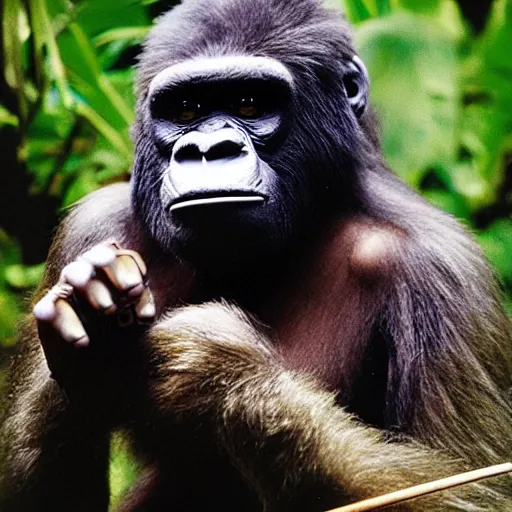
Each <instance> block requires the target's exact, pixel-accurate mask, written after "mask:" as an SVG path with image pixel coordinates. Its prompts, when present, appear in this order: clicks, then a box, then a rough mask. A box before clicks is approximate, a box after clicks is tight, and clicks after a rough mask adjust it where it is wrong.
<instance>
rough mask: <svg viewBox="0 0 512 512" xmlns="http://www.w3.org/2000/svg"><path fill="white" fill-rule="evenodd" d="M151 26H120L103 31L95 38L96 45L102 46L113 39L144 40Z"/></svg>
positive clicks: (136, 41)
mask: <svg viewBox="0 0 512 512" xmlns="http://www.w3.org/2000/svg"><path fill="white" fill-rule="evenodd" d="M150 28H151V27H150V26H149V25H148V26H143V27H119V28H113V29H111V30H107V31H106V32H103V34H101V35H100V36H98V37H95V38H94V44H95V46H102V45H105V44H109V43H112V42H113V41H126V40H128V41H131V42H134V43H139V42H140V41H142V40H143V39H144V38H145V37H146V36H147V34H148V32H149V30H150Z"/></svg>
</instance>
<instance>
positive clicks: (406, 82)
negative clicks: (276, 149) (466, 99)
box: [356, 11, 459, 186]
mask: <svg viewBox="0 0 512 512" xmlns="http://www.w3.org/2000/svg"><path fill="white" fill-rule="evenodd" d="M356 43H357V46H358V47H359V50H360V53H361V55H362V57H363V60H364V61H365V62H366V64H367V66H368V69H369V73H370V77H371V82H372V94H371V96H372V101H373V103H374V105H375V106H376V108H377V111H378V113H379V114H380V118H381V122H382V132H383V148H384V153H385V156H386V158H387V160H388V162H389V164H390V165H391V167H392V168H393V169H394V170H395V171H396V172H397V173H398V174H399V175H400V176H402V177H403V178H404V179H406V180H407V181H408V182H409V183H410V184H411V185H413V186H418V185H419V182H420V181H421V179H422V177H423V175H424V173H425V171H426V170H427V169H429V168H432V167H437V166H446V165H450V164H452V163H453V162H454V161H455V158H456V155H457V145H456V128H457V125H456V122H457V118H458V114H459V112H458V108H459V107H458V104H459V90H458V86H457V84H458V77H457V65H458V54H457V48H458V41H457V40H456V39H454V38H453V37H451V36H450V35H447V34H446V33H445V31H444V30H443V29H442V28H441V27H440V26H439V24H438V23H437V22H436V21H435V20H432V19H430V18H425V17H422V16H415V15H411V14H408V13H406V12H403V11H397V12H394V13H393V14H391V15H389V16H387V17H386V18H385V19H373V20H370V21H367V22H365V23H364V24H362V25H360V26H359V28H358V30H357V32H356Z"/></svg>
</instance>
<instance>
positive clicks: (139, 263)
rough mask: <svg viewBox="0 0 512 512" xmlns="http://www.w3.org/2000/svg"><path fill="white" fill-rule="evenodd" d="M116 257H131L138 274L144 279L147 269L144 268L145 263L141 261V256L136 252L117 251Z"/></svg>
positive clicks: (127, 250)
mask: <svg viewBox="0 0 512 512" xmlns="http://www.w3.org/2000/svg"><path fill="white" fill-rule="evenodd" d="M117 255H118V256H131V257H132V258H133V261H134V262H135V264H136V265H137V266H138V267H139V270H140V273H141V274H142V277H146V274H147V273H148V269H147V267H146V263H145V262H144V260H143V259H142V257H141V255H140V254H139V253H138V252H137V251H132V250H130V249H120V250H118V251H117Z"/></svg>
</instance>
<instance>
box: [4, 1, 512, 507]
mask: <svg viewBox="0 0 512 512" xmlns="http://www.w3.org/2000/svg"><path fill="white" fill-rule="evenodd" d="M137 73H138V80H137V95H138V103H137V118H136V123H135V126H134V130H133V133H134V139H135V162H134V168H133V176H132V180H131V183H130V185H128V184H118V185H113V186H109V187H106V188H104V189H102V190H100V191H98V192H95V193H93V194H91V195H89V196H87V197H86V198H85V199H84V200H83V201H81V202H80V203H79V204H78V205H77V206H76V207H75V208H74V209H73V211H72V212H71V213H70V215H69V216H68V217H67V218H66V219H65V221H64V222H63V224H62V226H61V227H60V229H59V232H58V234H57V236H56V238H55V242H54V245H53V247H52V250H51V252H50V255H49V261H48V267H47V273H46V276H45V279H44V282H43V283H42V285H41V287H40V289H39V291H38V292H37V293H36V296H35V297H34V311H33V315H30V317H29V318H27V320H26V323H25V326H24V328H23V332H22V336H21V343H20V351H21V352H20V356H18V358H17V359H16V361H15V363H14V366H13V371H12V395H11V396H12V400H11V403H10V407H9V411H8V414H7V418H6V421H5V422H4V425H3V427H2V438H1V439H2V454H3V455H2V457H3V458H2V460H1V463H2V467H3V468H5V470H4V474H3V475H2V480H1V494H0V508H1V510H6V511H7V512H14V511H27V510H30V511H36V512H37V511H39V510H41V511H46V510H52V511H61V510H62V511H69V510H75V511H91V510H94V511H101V510H107V508H108V503H109V491H108V479H107V470H108V443H109V436H110V433H111V432H112V430H114V429H120V428H121V429H124V430H125V431H126V432H127V434H128V435H129V437H130V439H131V440H132V444H133V448H134V452H135V454H136V456H137V457H138V458H139V459H140V462H141V465H142V467H143V471H142V476H141V478H140V481H139V482H138V483H137V484H136V485H135V486H134V488H133V489H132V490H131V491H130V492H129V494H128V496H127V497H126V499H125V500H124V502H123V504H122V505H121V507H120V509H121V510H122V511H132V512H133V511H155V512H156V511H161V510H166V509H175V510H187V511H195V510H197V511H199V510H203V509H205V508H207V507H211V508H216V507H217V508H220V509H223V510H248V511H250V510H261V509H264V510H280V511H281V510H304V511H322V510H326V509H328V508H332V507H334V506H339V505H342V504H343V503H349V502H352V501H356V500H358V499H363V498H367V497H371V496H374V495H377V494H380V493H385V492H389V491H392V490H397V489H399V488H403V487H407V486H410V485H413V484H416V483H420V482H423V481H428V480H431V479H433V478H436V477H442V476H447V475H450V474H453V473H455V472H458V471H463V470H465V469H471V468H477V467H480V466H484V465H487V464H493V463H498V462H502V461H505V460H507V459H510V457H511V451H512V448H511V447H512V412H511V406H510V402H509V395H508V392H509V390H510V386H511V378H512V343H511V340H512V332H511V326H510V321H509V319H508V318H507V315H506V313H505V312H504V310H503V307H502V305H501V296H500V291H499V287H498V286H497V284H496V281H495V279H494V277H493V274H492V271H491V270H490V269H489V267H488V265H487V263H486V262H485V260H484V258H483V257H482V255H481V253H480V250H479V249H478V248H477V246H476V245H475V243H474V242H473V241H472V239H471V237H470V236H469V235H468V234H467V233H466V232H465V230H464V229H463V228H462V226H460V225H459V224H458V223H457V222H456V221H455V220H454V219H453V218H452V217H450V216H448V215H446V214H444V213H442V212H440V211H438V210H436V209H435V208H433V207H432V206H430V205H429V204H428V203H426V202H425V201H424V200H423V199H421V198H420V197H419V196H418V195H417V194H416V193H415V192H413V191H412V190H410V189H409V188H408V187H407V186H405V185H404V184H403V183H401V182H400V181H399V180H398V178H396V177H395V176H394V175H393V174H392V173H391V172H390V171H389V170H388V169H387V168H386V165H385V163H384V161H383V158H382V155H381V153H380V144H379V140H378V134H377V132H378V130H377V126H376V123H375V120H374V115H373V113H372V110H371V108H370V107H369V105H368V89H369V83H368V76H367V73H366V70H365V67H364V64H363V63H362V61H361V59H360V58H359V57H358V56H357V55H356V52H355V49H354V47H353V44H352V39H351V32H350V29H349V27H348V26H347V24H346V22H345V21H344V20H343V19H341V18H340V16H339V15H338V14H337V13H336V12H334V11H331V10H329V9H326V8H324V7H322V6H321V5H320V2H318V1H316V0H294V1H290V0H251V1H248V0H215V1H212V0H208V1H207V0H186V1H184V2H183V3H182V4H181V5H180V6H179V7H177V8H175V9H173V10H172V11H170V12H169V13H168V14H166V15H164V16H162V17H161V18H160V19H159V20H158V22H157V24H156V26H155V27H154V28H153V30H152V32H151V34H150V35H149V37H148V40H147V42H146V44H145V46H144V51H143V53H142V55H141V58H140V62H139V65H138V72H137ZM235 304H236V305H235ZM511 509H512V484H511V481H510V478H508V477H501V478H499V479H496V480H494V481H493V482H491V483H489V484H488V485H485V486H484V485H476V484H474V485H469V486H465V487H463V488H460V489H455V490H453V491H450V492H445V493H442V494H435V495H432V496H430V497H428V498H423V499H421V500H418V501H417V502H410V503H407V504H403V505H400V507H397V508H396V510H404V511H405V510H411V511H439V510H442V511H444V510H466V511H476V510H478V511H509V510H511Z"/></svg>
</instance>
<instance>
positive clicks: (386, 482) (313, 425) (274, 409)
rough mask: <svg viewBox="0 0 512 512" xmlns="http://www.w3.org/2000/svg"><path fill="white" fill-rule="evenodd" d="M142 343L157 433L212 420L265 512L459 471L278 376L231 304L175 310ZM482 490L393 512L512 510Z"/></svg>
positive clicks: (302, 380)
mask: <svg viewBox="0 0 512 512" xmlns="http://www.w3.org/2000/svg"><path fill="white" fill-rule="evenodd" d="M148 336H149V337H148V343H147V344H145V346H146V347H147V349H148V350H149V351H150V352H151V356H150V357H151V359H152V361H153V364H152V369H153V380H152V382H151V383H150V386H149V388H148V392H149V395H150V396H149V397H148V400H149V402H150V403H151V404H152V407H153V409H154V410H155V411H157V412H156V414H157V415H159V417H158V421H157V423H158V424H159V426H160V428H163V429H164V431H163V432H162V433H163V434H164V432H165V431H170V430H171V429H172V427H171V426H172V424H173V422H175V421H176V418H178V419H179V418H186V417H187V416H190V415H194V416H197V417H199V416H200V417H201V418H205V417H206V418H209V420H210V421H211V426H212V432H214V435H215V436H217V439H218V440H219V441H220V443H221V444H222V445H223V446H224V447H225V449H226V451H227V452H228V454H229V456H230V457H231V458H232V461H233V463H234V464H235V465H236V466H237V467H238V468H239V469H240V470H241V472H242V474H244V476H245V477H246V478H247V480H248V481H249V482H250V483H251V484H252V486H253V487H254V488H255V489H256V490H257V491H258V493H259V495H260V498H261V500H262V501H263V503H264V504H265V510H311V511H315V510H318V511H321V510H326V509H327V508H330V507H334V506H339V505H341V504H343V503H348V502H352V501H357V500H359V499H363V498H368V497H371V496H376V495H379V494H382V493H386V492H390V491H394V490H398V489H401V488H405V487H408V486H410V485H414V484H417V483H421V482H425V481H429V480H432V479H434V478H437V477H442V476H448V475H450V474H454V473H456V472H458V471H459V470H461V469H462V467H461V466H458V465H457V464H455V463H454V462H451V461H449V460H448V459H447V458H446V457H445V456H443V455H441V454H440V453H437V452H434V451H433V450H430V449H428V448H425V447H422V446H420V445H419V444H414V443H412V442H411V443H392V442H387V441H386V440H385V438H384V436H383V433H382V432H380V431H378V430H376V429H373V428H369V427H365V426H363V425H362V424H360V423H359V422H358V421H356V419H355V418H354V417H352V416H351V415H350V414H348V413H347V412H345V411H344V410H343V409H342V408H340V407H339V406H336V405H335V403H334V396H333V395H331V394H330V393H328V392H326V391H324V390H321V389H320V388H319V387H318V386H317V385H316V384H315V383H314V382H313V380H312V379H310V378H309V377H307V376H306V375H305V374H303V373H295V372H293V371H290V370H287V369H285V366H284V365H283V364H282V361H281V359H280V356H279V355H278V354H277V353H276V352H275V351H274V350H273V348H272V346H271V344H270V342H269V341H268V340H267V339H266V338H265V337H264V336H263V335H262V334H261V333H260V332H258V331H257V330H256V329H255V328H254V326H253V325H252V324H251V322H250V321H249V320H248V319H247V318H246V317H245V316H244V315H243V313H242V312H241V311H240V310H238V309H236V308H234V307H231V306H227V305H222V306H221V305H219V304H205V305H202V306H196V307H189V308H185V309H182V310H177V311H175V312H173V313H171V314H170V315H169V316H168V317H167V318H166V319H164V320H163V321H161V322H160V323H159V324H157V325H156V326H155V327H154V328H153V329H152V330H151V331H150V333H149V335H148ZM207 421H208V420H207ZM486 492H487V491H484V490H483V488H482V487H480V486H477V485H472V486H466V487H465V488H464V489H457V490H455V491H453V493H451V492H450V493H449V492H446V493H443V494H438V495H435V496H430V497H427V498H423V499H421V501H419V502H418V503H417V504H413V503H412V502H411V503H409V504H404V505H401V506H400V508H397V509H396V510H421V511H430V510H432V511H434V510H435V511H439V510H461V509H462V510H465V508H464V506H467V510H470V509H471V510H472V506H474V505H475V504H476V503H478V504H481V505H482V509H478V510H488V511H490V510H493V511H496V510H503V511H505V510H509V509H510V506H511V503H512V502H511V501H507V502H506V503H505V500H501V499H498V498H497V497H496V496H493V497H492V499H490V498H486V497H485V496H486ZM486 499H489V502H487V501H486ZM466 500H467V501H466ZM491 502H492V505H491V504H490V503H491ZM470 503H471V505H470ZM458 507H459V508H458ZM499 507H502V508H499Z"/></svg>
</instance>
